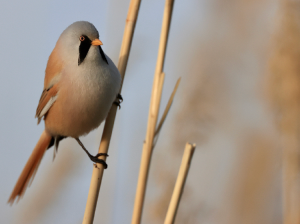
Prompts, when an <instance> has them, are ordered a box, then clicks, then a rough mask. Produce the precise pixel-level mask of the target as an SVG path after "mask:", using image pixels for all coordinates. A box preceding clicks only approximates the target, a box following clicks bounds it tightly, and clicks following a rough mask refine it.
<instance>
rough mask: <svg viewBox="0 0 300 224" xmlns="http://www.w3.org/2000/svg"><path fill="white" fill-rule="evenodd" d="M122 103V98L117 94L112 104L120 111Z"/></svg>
mask: <svg viewBox="0 0 300 224" xmlns="http://www.w3.org/2000/svg"><path fill="white" fill-rule="evenodd" d="M122 102H123V97H122V96H121V94H120V93H118V95H117V98H116V101H114V104H115V105H117V107H119V109H121V103H122Z"/></svg>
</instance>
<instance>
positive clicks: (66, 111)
mask: <svg viewBox="0 0 300 224" xmlns="http://www.w3.org/2000/svg"><path fill="white" fill-rule="evenodd" d="M101 45H102V42H101V41H100V40H99V33H98V31H97V29H96V28H95V26H94V25H93V24H91V23H89V22H86V21H78V22H75V23H73V24H71V25H70V26H69V27H67V28H66V29H65V30H64V31H63V32H62V34H61V35H60V37H59V39H58V41H57V43H56V45H55V47H54V49H53V51H52V53H51V55H50V56H49V59H48V63H47V67H46V71H45V80H44V89H43V92H42V95H41V98H40V101H39V104H38V106H37V110H36V118H37V119H38V124H39V123H40V121H41V119H42V118H43V119H44V122H45V130H44V131H43V133H42V135H41V137H40V139H39V141H38V142H37V144H36V146H35V148H34V149H33V152H32V154H31V156H30V157H29V159H28V161H27V163H26V165H25V167H24V169H23V171H22V173H21V175H20V177H19V179H18V181H17V183H16V185H15V187H14V189H13V191H12V193H11V195H10V198H9V200H8V203H10V204H13V202H14V201H15V199H16V198H17V197H18V200H19V199H20V197H22V196H23V195H24V192H25V190H26V188H27V185H28V184H29V182H31V181H32V179H33V177H34V175H35V173H36V171H37V169H38V166H39V164H40V162H41V160H42V157H43V155H44V153H45V151H46V150H47V149H48V148H50V147H51V146H54V155H55V152H56V151H57V148H58V145H59V142H60V141H61V140H62V139H64V138H66V137H72V138H74V139H76V140H77V142H78V143H79V144H80V145H81V147H82V148H83V150H84V151H85V152H86V153H87V154H88V156H89V157H90V159H91V160H92V161H94V162H96V163H100V164H103V166H104V168H106V167H107V165H106V163H105V161H104V160H102V159H99V158H98V157H99V156H101V155H102V156H107V154H97V155H96V156H92V155H91V154H90V153H89V152H88V151H87V150H86V149H85V147H84V146H83V144H82V143H81V141H80V140H79V137H80V136H82V135H86V134H88V133H89V132H90V131H92V130H93V129H95V128H97V127H98V126H99V125H100V124H101V122H102V121H103V120H104V119H105V118H106V116H107V114H108V112H109V110H110V108H111V106H112V105H113V104H115V105H117V106H120V103H121V101H122V100H123V99H122V97H121V95H120V94H119V90H120V86H121V79H122V78H121V75H120V73H119V71H118V69H117V68H116V66H115V65H114V63H113V62H112V60H111V59H110V58H109V57H108V56H107V55H106V54H105V53H104V52H103V50H102V48H101Z"/></svg>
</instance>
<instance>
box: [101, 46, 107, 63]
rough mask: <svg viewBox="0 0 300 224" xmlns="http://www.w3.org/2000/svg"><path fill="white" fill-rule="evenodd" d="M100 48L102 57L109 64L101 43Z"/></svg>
mask: <svg viewBox="0 0 300 224" xmlns="http://www.w3.org/2000/svg"><path fill="white" fill-rule="evenodd" d="M99 50H100V54H101V57H102V59H103V60H104V61H105V62H106V63H107V64H108V61H107V59H106V57H105V54H104V52H103V50H102V48H101V46H100V45H99Z"/></svg>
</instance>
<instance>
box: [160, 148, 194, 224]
mask: <svg viewBox="0 0 300 224" xmlns="http://www.w3.org/2000/svg"><path fill="white" fill-rule="evenodd" d="M195 148H196V145H195V144H193V145H192V144H190V143H186V145H185V149H184V153H183V157H182V161H181V165H180V169H179V173H178V176H177V180H176V184H175V187H174V191H173V194H172V198H171V201H170V205H169V208H168V211H167V215H166V219H165V224H173V223H174V221H175V217H176V213H177V210H178V205H179V202H180V198H181V195H182V192H183V188H184V185H185V181H186V177H187V175H188V172H189V168H190V165H191V161H192V157H193V154H194V151H195Z"/></svg>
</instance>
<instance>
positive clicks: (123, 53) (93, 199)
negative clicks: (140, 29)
mask: <svg viewBox="0 0 300 224" xmlns="http://www.w3.org/2000/svg"><path fill="white" fill-rule="evenodd" d="M140 2H141V0H131V1H130V5H129V10H128V14H127V19H126V25H125V30H124V35H123V41H122V46H121V50H120V56H119V63H118V69H119V72H120V74H121V76H122V84H121V89H122V85H123V81H124V77H125V71H126V67H127V62H128V57H129V52H130V48H131V43H132V38H133V33H134V29H135V24H136V20H137V16H138V12H139V8H140ZM121 89H120V92H121ZM116 113H117V106H112V108H111V109H110V112H109V114H108V117H107V118H106V121H105V126H104V130H103V134H102V138H101V142H100V146H99V151H98V152H99V153H107V152H108V147H109V143H110V139H111V134H112V130H113V126H114V121H115V117H116ZM101 159H103V160H105V159H106V158H105V157H103V158H101ZM103 171H104V167H103V166H102V165H101V164H96V165H94V169H93V174H92V179H91V184H90V190H89V194H88V199H87V203H86V208H85V212H84V217H83V222H82V223H83V224H92V223H93V220H94V216H95V210H96V206H97V201H98V195H99V190H100V186H101V181H102V177H103Z"/></svg>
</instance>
